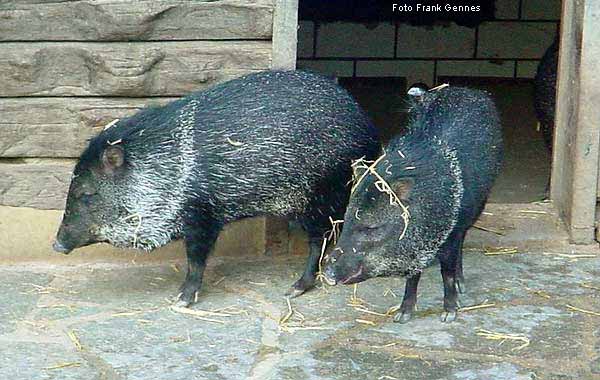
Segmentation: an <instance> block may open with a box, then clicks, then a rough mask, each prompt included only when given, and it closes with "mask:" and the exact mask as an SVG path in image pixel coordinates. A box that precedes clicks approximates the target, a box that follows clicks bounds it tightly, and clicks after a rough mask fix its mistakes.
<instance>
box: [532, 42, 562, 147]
mask: <svg viewBox="0 0 600 380" xmlns="http://www.w3.org/2000/svg"><path fill="white" fill-rule="evenodd" d="M557 67H558V36H557V37H556V38H555V39H554V42H552V45H550V46H549V47H548V49H547V50H546V52H545V53H544V56H543V57H542V60H541V61H540V63H539V65H538V68H537V73H536V75H535V79H534V103H533V104H534V108H535V113H536V115H537V118H538V120H539V122H540V128H541V130H542V135H543V136H544V143H545V144H546V147H547V148H548V150H549V151H550V153H552V142H553V139H554V115H555V109H556V70H557Z"/></svg>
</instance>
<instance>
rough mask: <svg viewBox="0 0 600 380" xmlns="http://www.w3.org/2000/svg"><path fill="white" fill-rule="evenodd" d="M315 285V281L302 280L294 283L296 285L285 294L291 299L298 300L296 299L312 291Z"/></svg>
mask: <svg viewBox="0 0 600 380" xmlns="http://www.w3.org/2000/svg"><path fill="white" fill-rule="evenodd" d="M314 285H315V282H314V280H313V281H306V280H305V279H304V278H301V279H299V280H298V281H296V282H294V285H292V286H291V287H290V288H289V289H288V290H287V291H286V292H285V296H286V297H290V298H296V297H298V296H301V295H302V294H304V293H306V291H307V290H309V289H311V288H312V287H313V286H314Z"/></svg>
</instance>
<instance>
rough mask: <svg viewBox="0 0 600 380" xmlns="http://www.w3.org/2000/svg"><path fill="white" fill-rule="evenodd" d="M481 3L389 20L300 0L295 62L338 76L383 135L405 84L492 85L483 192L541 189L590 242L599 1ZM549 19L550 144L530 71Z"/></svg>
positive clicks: (394, 123)
mask: <svg viewBox="0 0 600 380" xmlns="http://www.w3.org/2000/svg"><path fill="white" fill-rule="evenodd" d="M483 3H486V4H488V5H489V4H491V9H488V13H487V14H486V13H485V10H484V12H482V13H481V14H479V15H471V16H469V17H467V18H466V19H465V18H463V19H460V18H457V19H452V16H450V19H448V18H446V19H444V17H442V16H439V17H438V18H439V19H435V17H433V19H431V18H429V19H428V18H427V17H429V16H427V17H425V18H423V17H416V18H411V16H410V15H402V16H399V17H392V18H391V20H390V19H385V17H383V18H382V16H381V14H377V15H375V14H369V15H367V14H366V13H365V14H363V15H362V16H361V15H357V14H356V13H354V14H334V13H335V12H333V11H331V12H329V13H327V12H326V13H325V15H323V14H320V13H318V12H316V11H315V9H316V8H318V7H319V5H318V4H316V2H311V1H306V2H304V3H303V2H302V1H301V2H300V28H299V34H298V62H297V66H298V67H299V68H305V69H310V70H315V71H319V72H322V73H325V74H329V75H333V76H335V77H337V78H338V80H339V82H340V84H342V86H344V87H346V88H347V89H348V90H349V91H350V92H351V93H352V94H353V95H354V96H355V97H356V98H357V100H358V102H359V103H360V104H361V105H362V106H363V107H364V108H365V110H366V111H367V113H368V114H369V115H370V116H371V118H372V119H373V121H374V123H375V124H376V126H377V127H378V129H379V130H380V132H381V134H382V138H383V140H384V142H385V141H387V140H389V138H390V137H391V136H393V135H394V134H395V133H401V129H402V125H403V124H404V122H405V120H406V109H407V102H406V90H407V88H408V87H410V85H411V84H414V83H424V84H426V85H428V86H429V87H432V86H435V85H439V84H442V83H449V84H450V85H455V86H466V87H474V88H479V89H483V90H486V91H488V92H490V93H491V94H492V95H493V98H494V99H495V101H496V103H497V106H498V110H499V113H500V116H501V119H502V124H503V133H504V138H505V163H504V169H503V171H502V173H501V175H500V177H499V178H498V180H497V181H496V184H495V186H494V189H493V190H492V194H491V196H490V203H496V204H521V203H531V202H539V201H542V200H543V199H544V197H545V196H547V195H549V198H550V199H551V200H552V202H553V207H554V208H555V209H556V210H557V211H558V213H559V215H560V216H561V218H562V220H563V221H564V222H565V224H566V227H567V230H568V232H569V235H570V239H571V241H572V242H574V243H582V244H588V243H592V242H593V241H594V238H595V231H596V221H597V220H598V219H597V212H596V204H597V202H596V201H597V191H598V184H597V182H598V143H599V141H600V136H599V134H598V131H599V128H598V122H597V120H600V115H599V113H600V109H599V107H597V99H598V97H597V96H599V95H600V94H598V91H599V90H597V89H595V88H593V86H592V83H594V80H593V78H594V75H593V73H594V70H595V69H596V68H597V67H598V65H600V62H599V60H598V58H597V57H600V44H599V41H600V32H598V31H597V28H594V26H593V25H597V22H598V21H599V20H598V10H599V9H600V5H596V4H594V3H593V2H591V1H581V2H575V3H573V2H570V1H569V2H567V1H563V2H562V3H563V4H561V1H559V0H557V1H550V2H544V3H541V2H540V4H538V5H535V4H533V3H529V2H520V1H516V2H502V3H503V4H500V2H496V4H492V3H493V2H483ZM509 3H510V4H513V3H514V4H519V6H518V7H513V6H510V5H508V4H509ZM514 4H513V5H514ZM323 7H325V6H323ZM328 8H329V7H328ZM311 10H312V12H311ZM490 12H491V13H490ZM370 18H371V19H370ZM559 30H560V31H561V32H562V33H561V35H560V37H559V38H560V47H561V48H560V59H559V65H558V70H557V71H558V85H557V101H556V131H555V133H554V140H553V144H552V146H553V153H550V151H549V149H547V147H546V146H545V144H544V139H543V136H542V133H541V131H540V130H539V126H538V120H537V118H536V113H535V111H534V80H533V79H534V77H535V75H536V72H537V67H538V64H539V62H540V59H541V58H542V56H543V54H544V52H545V51H546V49H547V48H548V47H549V46H550V45H551V43H552V41H553V40H554V38H555V36H556V35H557V34H558V33H559ZM348 41H352V42H351V43H349V42H348ZM588 77H589V78H588ZM586 78H588V79H587V80H586ZM594 101H595V102H596V104H595V107H594V103H593V102H594ZM550 174H552V180H551V181H550V180H549V178H550ZM548 190H550V191H548Z"/></svg>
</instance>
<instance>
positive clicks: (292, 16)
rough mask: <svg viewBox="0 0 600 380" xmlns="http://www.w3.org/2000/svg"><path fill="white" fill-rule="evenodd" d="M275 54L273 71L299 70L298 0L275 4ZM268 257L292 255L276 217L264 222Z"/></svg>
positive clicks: (283, 227) (283, 225)
mask: <svg viewBox="0 0 600 380" xmlns="http://www.w3.org/2000/svg"><path fill="white" fill-rule="evenodd" d="M274 4H275V11H274V14H273V45H272V46H273V50H272V52H273V53H272V61H271V68H272V69H278V70H295V69H296V48H297V45H298V0H274ZM262 233H264V235H265V237H264V242H265V254H266V255H268V256H278V255H285V254H287V253H288V252H289V249H290V248H289V246H290V241H289V240H290V234H289V226H288V223H287V221H285V220H282V219H280V218H275V217H266V218H264V219H263V229H262Z"/></svg>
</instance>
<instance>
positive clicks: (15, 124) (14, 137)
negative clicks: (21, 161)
mask: <svg viewBox="0 0 600 380" xmlns="http://www.w3.org/2000/svg"><path fill="white" fill-rule="evenodd" d="M175 99H177V98H27V97H24V98H6V99H1V100H0V115H2V117H1V118H0V157H79V155H80V153H81V152H82V150H83V149H84V148H85V146H86V144H87V141H88V139H89V138H91V137H92V136H95V135H96V134H98V133H99V132H100V131H101V130H102V128H103V127H104V126H105V125H106V124H108V123H109V122H111V121H112V120H114V119H120V118H123V117H126V116H129V115H132V114H134V113H135V112H137V111H138V110H140V109H141V108H144V107H147V106H150V105H160V104H165V103H168V102H170V101H173V100H175Z"/></svg>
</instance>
